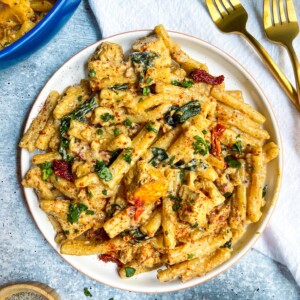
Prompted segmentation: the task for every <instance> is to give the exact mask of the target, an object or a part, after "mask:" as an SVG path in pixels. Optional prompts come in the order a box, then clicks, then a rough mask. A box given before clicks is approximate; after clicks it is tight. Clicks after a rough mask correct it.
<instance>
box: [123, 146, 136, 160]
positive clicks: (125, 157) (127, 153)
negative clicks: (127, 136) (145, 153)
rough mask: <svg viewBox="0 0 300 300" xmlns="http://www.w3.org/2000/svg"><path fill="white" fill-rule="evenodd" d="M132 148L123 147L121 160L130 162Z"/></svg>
mask: <svg viewBox="0 0 300 300" xmlns="http://www.w3.org/2000/svg"><path fill="white" fill-rule="evenodd" d="M132 150H133V148H125V149H124V151H125V152H124V154H123V157H122V158H123V160H125V161H126V162H127V163H128V164H130V163H131V160H132Z"/></svg>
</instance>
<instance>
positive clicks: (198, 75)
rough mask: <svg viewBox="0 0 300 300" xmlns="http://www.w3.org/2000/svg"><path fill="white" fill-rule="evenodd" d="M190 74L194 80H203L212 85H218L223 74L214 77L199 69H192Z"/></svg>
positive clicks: (222, 78) (221, 80)
mask: <svg viewBox="0 0 300 300" xmlns="http://www.w3.org/2000/svg"><path fill="white" fill-rule="evenodd" d="M191 76H192V78H193V80H194V81H195V82H205V83H208V84H212V85H218V84H221V83H222V82H223V81H224V75H220V76H217V77H215V76H213V75H210V74H209V73H207V72H206V71H205V70H201V69H196V70H194V71H192V73H191Z"/></svg>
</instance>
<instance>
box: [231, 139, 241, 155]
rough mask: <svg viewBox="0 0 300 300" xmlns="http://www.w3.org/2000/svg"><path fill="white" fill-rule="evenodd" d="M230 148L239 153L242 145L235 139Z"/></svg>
mask: <svg viewBox="0 0 300 300" xmlns="http://www.w3.org/2000/svg"><path fill="white" fill-rule="evenodd" d="M232 150H233V151H234V152H238V153H239V154H242V153H243V146H242V142H241V141H237V142H236V143H235V144H233V147H232Z"/></svg>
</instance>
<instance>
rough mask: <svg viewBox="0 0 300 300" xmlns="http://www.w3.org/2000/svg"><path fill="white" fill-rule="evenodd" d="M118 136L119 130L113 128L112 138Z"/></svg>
mask: <svg viewBox="0 0 300 300" xmlns="http://www.w3.org/2000/svg"><path fill="white" fill-rule="evenodd" d="M118 135H120V129H119V128H115V129H114V136H115V137H117V136H118Z"/></svg>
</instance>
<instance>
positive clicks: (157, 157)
mask: <svg viewBox="0 0 300 300" xmlns="http://www.w3.org/2000/svg"><path fill="white" fill-rule="evenodd" d="M151 151H152V154H153V157H152V158H151V159H150V160H149V162H148V163H149V164H151V165H152V166H153V167H157V166H158V165H159V163H161V162H162V161H164V160H166V159H168V158H169V155H168V153H167V151H166V150H165V149H163V148H158V147H153V148H151Z"/></svg>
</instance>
